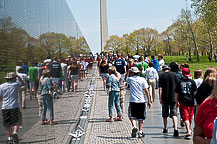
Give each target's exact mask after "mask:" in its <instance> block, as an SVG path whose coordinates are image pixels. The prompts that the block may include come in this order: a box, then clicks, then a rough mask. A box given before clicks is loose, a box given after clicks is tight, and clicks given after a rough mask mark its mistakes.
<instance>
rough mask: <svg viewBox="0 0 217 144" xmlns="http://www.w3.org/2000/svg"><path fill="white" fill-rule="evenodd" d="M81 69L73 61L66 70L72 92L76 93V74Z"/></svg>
mask: <svg viewBox="0 0 217 144" xmlns="http://www.w3.org/2000/svg"><path fill="white" fill-rule="evenodd" d="M80 68H81V66H80V64H78V63H77V61H76V60H74V61H73V62H72V63H71V65H70V66H68V68H67V73H68V76H69V79H70V80H71V85H72V91H73V92H76V90H77V88H78V74H79V69H80Z"/></svg>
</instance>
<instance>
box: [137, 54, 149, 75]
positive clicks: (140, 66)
mask: <svg viewBox="0 0 217 144" xmlns="http://www.w3.org/2000/svg"><path fill="white" fill-rule="evenodd" d="M147 68H148V64H147V63H146V62H144V60H143V57H142V56H141V57H139V64H138V69H139V71H140V76H141V77H144V75H143V73H142V72H143V71H145V70H146V69H147Z"/></svg>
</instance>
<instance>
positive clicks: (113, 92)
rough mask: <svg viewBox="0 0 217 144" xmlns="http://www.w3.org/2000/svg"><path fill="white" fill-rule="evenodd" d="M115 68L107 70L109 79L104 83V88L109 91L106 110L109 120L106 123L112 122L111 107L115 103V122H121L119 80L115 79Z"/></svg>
mask: <svg viewBox="0 0 217 144" xmlns="http://www.w3.org/2000/svg"><path fill="white" fill-rule="evenodd" d="M115 74H116V68H115V67H114V66H111V67H110V68H109V75H110V76H109V77H108V78H107V81H106V87H107V88H108V89H109V102H108V109H109V119H107V120H106V121H107V122H112V121H113V118H112V117H113V106H114V103H115V109H116V111H117V118H116V119H115V120H118V121H122V119H123V114H122V111H121V107H120V82H119V79H118V78H117V77H116V75H115Z"/></svg>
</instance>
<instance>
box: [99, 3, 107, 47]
mask: <svg viewBox="0 0 217 144" xmlns="http://www.w3.org/2000/svg"><path fill="white" fill-rule="evenodd" d="M100 33H101V51H104V47H105V45H106V41H107V40H108V21H107V8H106V0H100Z"/></svg>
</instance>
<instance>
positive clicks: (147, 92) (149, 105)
mask: <svg viewBox="0 0 217 144" xmlns="http://www.w3.org/2000/svg"><path fill="white" fill-rule="evenodd" d="M144 91H145V94H146V97H147V99H148V107H149V108H151V102H150V95H149V91H148V89H147V88H145V90H144Z"/></svg>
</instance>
